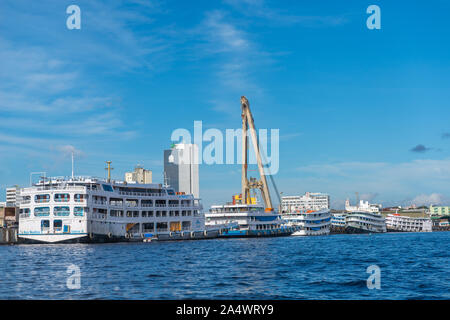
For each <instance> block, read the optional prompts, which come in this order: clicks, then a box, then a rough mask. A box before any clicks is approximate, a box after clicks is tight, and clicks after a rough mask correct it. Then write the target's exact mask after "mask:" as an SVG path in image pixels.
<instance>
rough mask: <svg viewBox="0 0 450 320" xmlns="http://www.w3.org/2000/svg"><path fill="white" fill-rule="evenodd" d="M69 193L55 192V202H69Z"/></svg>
mask: <svg viewBox="0 0 450 320" xmlns="http://www.w3.org/2000/svg"><path fill="white" fill-rule="evenodd" d="M69 200H70V195H69V194H68V193H57V194H55V201H56V202H69Z"/></svg>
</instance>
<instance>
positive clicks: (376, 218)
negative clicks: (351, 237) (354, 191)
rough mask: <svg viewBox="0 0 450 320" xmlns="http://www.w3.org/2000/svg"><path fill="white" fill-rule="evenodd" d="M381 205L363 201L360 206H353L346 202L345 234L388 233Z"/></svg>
mask: <svg viewBox="0 0 450 320" xmlns="http://www.w3.org/2000/svg"><path fill="white" fill-rule="evenodd" d="M380 208H381V205H378V204H369V202H368V201H363V200H361V201H360V202H359V205H356V206H351V205H350V201H349V200H348V199H347V200H346V202H345V209H346V211H347V213H346V214H345V232H346V233H382V232H386V221H385V219H384V217H383V216H382V215H381V214H380Z"/></svg>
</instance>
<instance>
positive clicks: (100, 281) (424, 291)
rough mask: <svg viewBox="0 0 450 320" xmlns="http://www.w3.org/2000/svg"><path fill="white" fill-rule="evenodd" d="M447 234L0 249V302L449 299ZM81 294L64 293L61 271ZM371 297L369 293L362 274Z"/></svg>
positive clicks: (449, 234) (73, 291) (9, 247)
mask: <svg viewBox="0 0 450 320" xmlns="http://www.w3.org/2000/svg"><path fill="white" fill-rule="evenodd" d="M449 243H450V232H433V233H401V234H378V235H377V234H375V235H333V236H322V237H286V238H266V239H232V240H231V239H230V240H221V239H216V240H203V241H183V242H161V243H133V244H128V243H124V244H95V245H86V244H75V245H73V244H71V245H69V244H68V245H62V244H56V245H20V246H0V274H1V277H0V299H450V287H449V286H450V264H449V262H450V259H449ZM71 264H74V265H77V266H78V267H79V268H80V270H81V289H79V290H70V289H68V288H67V286H66V281H67V278H68V276H69V275H68V274H67V267H68V266H69V265H71ZM373 264H375V265H378V266H379V267H380V268H381V289H380V290H376V289H374V290H369V289H368V288H367V285H366V280H367V278H368V277H369V274H368V273H366V269H367V267H368V266H370V265H373Z"/></svg>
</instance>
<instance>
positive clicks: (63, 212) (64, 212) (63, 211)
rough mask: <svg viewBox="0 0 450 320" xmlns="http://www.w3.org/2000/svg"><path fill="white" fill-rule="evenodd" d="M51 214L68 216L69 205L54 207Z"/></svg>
mask: <svg viewBox="0 0 450 320" xmlns="http://www.w3.org/2000/svg"><path fill="white" fill-rule="evenodd" d="M53 214H54V215H55V216H68V215H69V214H70V208H69V207H55V208H54V209H53Z"/></svg>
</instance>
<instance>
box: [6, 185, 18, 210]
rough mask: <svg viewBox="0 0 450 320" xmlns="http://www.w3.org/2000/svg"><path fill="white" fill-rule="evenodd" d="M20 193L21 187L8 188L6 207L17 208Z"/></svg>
mask: <svg viewBox="0 0 450 320" xmlns="http://www.w3.org/2000/svg"><path fill="white" fill-rule="evenodd" d="M19 193H20V188H19V186H14V187H10V188H6V206H7V207H15V206H16V202H17V200H18V196H19Z"/></svg>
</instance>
